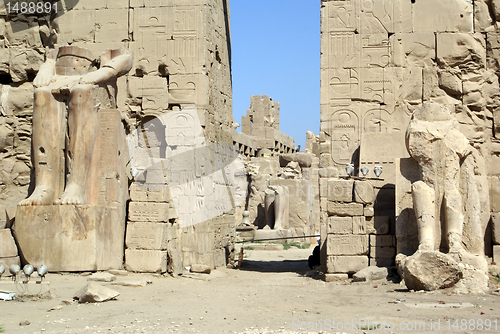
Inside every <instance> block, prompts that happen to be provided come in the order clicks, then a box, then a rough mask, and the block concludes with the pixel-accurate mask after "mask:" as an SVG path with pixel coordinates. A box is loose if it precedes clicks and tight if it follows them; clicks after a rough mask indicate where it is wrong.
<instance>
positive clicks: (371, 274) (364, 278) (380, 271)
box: [352, 266, 389, 282]
mask: <svg viewBox="0 0 500 334" xmlns="http://www.w3.org/2000/svg"><path fill="white" fill-rule="evenodd" d="M388 274H389V272H388V270H387V268H378V267H376V266H370V267H366V268H364V269H362V270H360V271H358V272H357V273H355V274H354V275H353V276H352V281H353V282H370V281H375V280H379V279H384V278H386V277H387V275H388Z"/></svg>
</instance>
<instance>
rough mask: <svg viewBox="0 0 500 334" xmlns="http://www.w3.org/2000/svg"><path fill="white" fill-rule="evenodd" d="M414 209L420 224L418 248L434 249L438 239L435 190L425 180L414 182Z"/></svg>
mask: <svg viewBox="0 0 500 334" xmlns="http://www.w3.org/2000/svg"><path fill="white" fill-rule="evenodd" d="M411 194H412V197H413V209H414V210H415V216H416V217H417V225H418V250H420V251H433V250H434V244H435V239H436V233H435V231H434V227H435V224H436V217H435V216H436V214H435V212H436V207H435V197H436V195H435V192H434V189H432V188H431V187H429V186H428V185H427V184H426V183H425V182H423V181H417V182H415V183H413V184H412V187H411Z"/></svg>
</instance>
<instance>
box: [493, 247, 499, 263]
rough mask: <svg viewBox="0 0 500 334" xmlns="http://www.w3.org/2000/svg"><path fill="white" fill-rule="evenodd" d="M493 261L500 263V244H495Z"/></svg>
mask: <svg viewBox="0 0 500 334" xmlns="http://www.w3.org/2000/svg"><path fill="white" fill-rule="evenodd" d="M493 262H495V263H496V264H500V245H494V246H493Z"/></svg>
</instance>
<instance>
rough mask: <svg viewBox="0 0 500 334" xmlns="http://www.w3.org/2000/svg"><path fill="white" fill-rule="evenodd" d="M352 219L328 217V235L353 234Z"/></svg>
mask: <svg viewBox="0 0 500 334" xmlns="http://www.w3.org/2000/svg"><path fill="white" fill-rule="evenodd" d="M352 228H353V225H352V217H328V233H331V234H352Z"/></svg>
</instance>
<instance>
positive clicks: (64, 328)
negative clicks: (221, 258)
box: [0, 248, 500, 333]
mask: <svg viewBox="0 0 500 334" xmlns="http://www.w3.org/2000/svg"><path fill="white" fill-rule="evenodd" d="M311 253H312V248H311V249H305V250H302V249H289V250H284V251H257V250H246V251H245V261H244V267H243V268H242V269H226V268H223V269H218V270H214V271H212V273H211V274H210V275H206V274H196V275H195V274H189V275H184V276H183V277H179V278H172V277H164V276H160V275H141V274H128V275H127V276H117V280H131V279H147V280H150V281H151V284H148V285H147V286H145V287H124V286H115V285H113V286H111V285H109V283H101V284H103V285H109V287H111V288H113V289H114V290H116V291H118V292H119V293H120V296H118V297H117V298H116V300H111V301H108V302H104V303H96V304H77V303H74V304H69V305H67V304H64V302H63V301H71V300H72V299H73V295H74V293H75V292H76V291H77V290H79V289H80V288H81V287H83V286H84V285H85V284H86V283H87V278H88V277H87V276H84V275H80V274H63V275H60V274H49V275H48V277H47V280H48V281H50V287H51V294H52V298H51V299H47V298H45V299H44V298H41V299H36V298H24V302H21V301H0V325H2V326H3V329H4V330H5V333H271V332H272V333H295V332H301V333H303V332H310V333H321V332H323V333H373V332H378V333H448V332H449V333H482V332H485V333H499V332H500V293H496V292H493V293H490V294H486V295H480V296H458V295H453V294H451V293H450V292H449V291H439V292H433V293H418V292H409V291H407V290H406V289H405V288H404V287H403V286H401V285H400V284H398V283H393V282H392V281H387V280H383V281H376V282H371V283H351V282H350V281H346V282H339V283H337V282H329V283H326V282H324V281H323V280H321V279H320V277H317V276H316V277H308V276H307V275H306V273H307V272H308V271H309V268H308V267H307V261H306V259H307V257H308V256H309V255H310V254H311ZM309 275H311V273H310V272H309ZM1 282H3V283H2V285H0V286H1V287H2V289H5V286H6V285H5V284H8V283H6V282H8V278H5V277H4V278H2V280H1ZM492 283H496V282H494V281H493V280H492ZM497 286H498V285H495V289H494V290H497V289H496V287H497ZM53 308H55V309H54V310H51V309H53ZM25 320H27V321H28V322H29V325H26V324H25V325H20V323H21V322H23V321H25ZM375 324H381V325H378V326H379V327H378V328H379V329H381V330H375V329H374V327H373V326H374V325H375ZM353 329H354V330H353ZM370 329H373V330H370ZM487 329H489V330H487Z"/></svg>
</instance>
